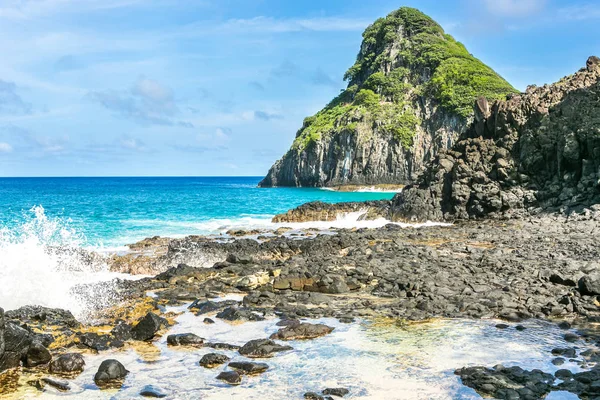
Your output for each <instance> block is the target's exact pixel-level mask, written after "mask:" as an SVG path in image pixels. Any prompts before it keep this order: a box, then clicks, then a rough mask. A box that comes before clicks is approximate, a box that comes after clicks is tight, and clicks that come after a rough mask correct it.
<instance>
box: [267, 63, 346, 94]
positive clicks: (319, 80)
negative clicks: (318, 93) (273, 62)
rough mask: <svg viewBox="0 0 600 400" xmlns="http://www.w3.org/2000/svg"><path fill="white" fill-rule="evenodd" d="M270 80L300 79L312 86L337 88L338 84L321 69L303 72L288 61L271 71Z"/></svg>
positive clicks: (303, 70)
mask: <svg viewBox="0 0 600 400" xmlns="http://www.w3.org/2000/svg"><path fill="white" fill-rule="evenodd" d="M270 75H271V78H275V79H289V78H291V77H294V78H297V79H301V80H303V81H306V82H308V83H311V84H313V85H319V86H329V87H333V88H336V89H337V88H338V87H339V86H340V84H339V83H338V82H336V81H335V80H334V79H332V78H331V76H329V74H327V73H326V72H325V71H324V70H323V69H322V68H321V67H318V68H317V69H315V70H314V71H310V70H305V69H303V68H301V67H300V66H298V65H297V64H295V63H294V62H292V61H290V60H285V61H284V62H282V63H281V64H279V65H278V66H276V67H274V68H273V69H271V74H270Z"/></svg>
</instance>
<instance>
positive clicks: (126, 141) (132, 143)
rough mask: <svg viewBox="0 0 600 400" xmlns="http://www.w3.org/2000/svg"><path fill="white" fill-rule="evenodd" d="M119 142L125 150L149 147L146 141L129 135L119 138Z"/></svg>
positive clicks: (142, 149)
mask: <svg viewBox="0 0 600 400" xmlns="http://www.w3.org/2000/svg"><path fill="white" fill-rule="evenodd" d="M119 144H120V146H121V148H123V149H125V150H133V151H139V152H146V151H148V147H146V144H144V142H142V141H141V140H140V139H135V138H132V137H128V136H125V137H122V138H121V139H120V140H119Z"/></svg>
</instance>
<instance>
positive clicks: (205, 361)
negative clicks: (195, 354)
mask: <svg viewBox="0 0 600 400" xmlns="http://www.w3.org/2000/svg"><path fill="white" fill-rule="evenodd" d="M227 361H229V357H227V356H226V355H224V354H219V353H208V354H205V355H203V356H202V358H201V359H200V365H201V366H203V367H205V368H215V367H218V366H219V365H221V364H225V363H226V362H227Z"/></svg>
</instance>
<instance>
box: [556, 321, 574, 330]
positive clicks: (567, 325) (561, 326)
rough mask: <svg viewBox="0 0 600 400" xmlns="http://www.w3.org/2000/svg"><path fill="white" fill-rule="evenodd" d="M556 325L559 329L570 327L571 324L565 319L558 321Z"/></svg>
mask: <svg viewBox="0 0 600 400" xmlns="http://www.w3.org/2000/svg"><path fill="white" fill-rule="evenodd" d="M558 327H559V328H560V329H564V330H567V329H571V324H570V323H568V322H567V321H562V322H560V323H559V324H558Z"/></svg>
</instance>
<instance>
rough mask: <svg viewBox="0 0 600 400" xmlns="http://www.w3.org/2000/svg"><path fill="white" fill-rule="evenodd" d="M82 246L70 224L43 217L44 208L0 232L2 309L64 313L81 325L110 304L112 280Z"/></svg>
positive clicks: (96, 257) (81, 238) (101, 262)
mask: <svg viewBox="0 0 600 400" xmlns="http://www.w3.org/2000/svg"><path fill="white" fill-rule="evenodd" d="M85 242H86V240H85V237H84V235H82V234H81V233H80V232H77V231H76V230H75V229H74V228H73V227H72V226H71V221H69V220H66V219H61V218H51V217H49V216H47V215H46V213H45V210H44V208H43V207H42V206H36V207H33V208H32V209H31V210H29V211H28V212H26V213H24V215H23V219H22V223H20V224H17V225H13V226H11V227H10V228H9V227H1V228H0V285H1V286H0V307H2V308H4V309H5V310H10V309H15V308H18V307H21V306H24V305H41V306H46V307H56V308H64V309H68V310H70V311H71V312H73V313H74V314H75V315H76V316H77V317H78V318H80V319H85V318H86V317H87V316H88V311H89V310H90V309H93V308H95V307H96V305H97V304H98V303H99V302H102V303H106V302H107V301H109V300H111V299H110V297H111V296H113V294H112V293H113V292H112V288H111V286H112V284H111V282H110V280H111V279H113V278H114V277H115V276H116V274H112V273H110V272H109V271H108V267H107V264H106V262H105V261H104V258H103V257H102V256H100V255H98V254H95V253H91V252H88V251H85V250H84V249H83V247H82V245H83V244H84V243H85ZM98 282H102V284H96V285H87V284H91V283H98Z"/></svg>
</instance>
